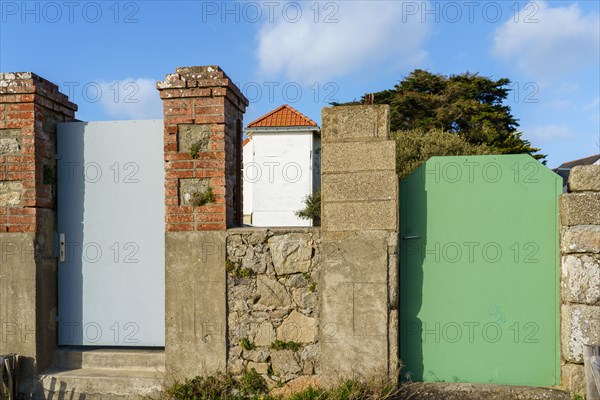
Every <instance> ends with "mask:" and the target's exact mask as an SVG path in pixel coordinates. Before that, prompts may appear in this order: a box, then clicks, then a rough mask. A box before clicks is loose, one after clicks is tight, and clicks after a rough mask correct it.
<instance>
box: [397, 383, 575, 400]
mask: <svg viewBox="0 0 600 400" xmlns="http://www.w3.org/2000/svg"><path fill="white" fill-rule="evenodd" d="M400 399H403V400H404V399H406V400H408V399H410V400H570V396H569V394H568V393H567V392H564V391H562V390H559V389H551V388H541V387H529V386H503V385H484V384H473V383H448V382H440V383H412V384H407V385H405V386H404V387H403V389H402V394H401V396H400Z"/></svg>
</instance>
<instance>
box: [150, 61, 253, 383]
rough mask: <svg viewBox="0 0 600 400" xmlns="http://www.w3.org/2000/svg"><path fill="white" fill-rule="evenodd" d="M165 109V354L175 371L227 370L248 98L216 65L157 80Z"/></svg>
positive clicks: (178, 373)
mask: <svg viewBox="0 0 600 400" xmlns="http://www.w3.org/2000/svg"><path fill="white" fill-rule="evenodd" d="M157 88H158V90H159V91H160V96H161V98H162V99H163V106H164V114H165V119H164V122H165V170H166V175H165V199H166V231H167V232H166V236H165V246H166V248H165V268H166V273H165V282H166V293H165V303H166V304H165V318H166V340H165V355H166V368H167V372H168V373H170V374H173V375H175V376H178V377H193V376H195V375H206V374H214V373H215V372H218V371H223V372H224V371H225V369H226V361H227V343H226V331H227V330H226V324H227V312H226V309H227V304H226V292H227V289H226V281H225V279H226V275H225V274H226V272H225V257H226V256H225V250H226V249H225V247H226V246H225V230H226V229H227V228H228V227H233V226H236V225H241V223H242V213H243V210H242V179H241V170H242V169H241V161H242V160H241V157H242V118H243V113H244V111H245V109H246V106H247V105H248V100H247V99H246V98H245V97H244V96H243V95H242V94H241V92H240V91H239V89H238V88H237V87H236V86H235V85H234V84H233V82H231V80H230V79H229V78H228V77H227V75H225V73H224V72H223V71H222V70H221V68H219V67H217V66H206V67H184V68H177V70H176V73H175V74H171V75H167V79H166V80H165V81H163V82H158V84H157Z"/></svg>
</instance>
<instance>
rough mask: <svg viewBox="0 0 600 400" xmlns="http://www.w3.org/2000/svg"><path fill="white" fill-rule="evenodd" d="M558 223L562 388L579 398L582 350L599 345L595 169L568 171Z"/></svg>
mask: <svg viewBox="0 0 600 400" xmlns="http://www.w3.org/2000/svg"><path fill="white" fill-rule="evenodd" d="M560 222H561V233H560V249H561V263H562V274H561V303H562V304H561V316H562V318H561V320H562V321H561V342H562V343H561V347H562V360H561V364H562V368H561V370H562V384H563V386H565V387H566V388H567V389H568V390H569V391H571V392H572V393H577V394H581V395H584V394H585V373H584V368H583V345H586V344H600V165H591V166H578V167H574V168H573V169H572V170H571V174H570V176H569V192H568V193H566V194H563V195H562V196H561V199H560Z"/></svg>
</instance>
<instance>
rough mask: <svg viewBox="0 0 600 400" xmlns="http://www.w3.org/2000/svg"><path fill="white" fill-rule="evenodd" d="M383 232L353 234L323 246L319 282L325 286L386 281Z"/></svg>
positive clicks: (384, 234) (386, 263) (385, 236)
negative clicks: (338, 283) (336, 283)
mask: <svg viewBox="0 0 600 400" xmlns="http://www.w3.org/2000/svg"><path fill="white" fill-rule="evenodd" d="M387 269H388V257H387V233H386V232H381V231H363V232H357V233H355V234H353V235H352V236H350V237H347V238H345V239H343V240H339V241H326V242H324V243H323V270H322V279H323V281H324V282H325V283H335V282H346V283H358V282H361V283H382V284H385V283H386V282H387V272H388V271H387Z"/></svg>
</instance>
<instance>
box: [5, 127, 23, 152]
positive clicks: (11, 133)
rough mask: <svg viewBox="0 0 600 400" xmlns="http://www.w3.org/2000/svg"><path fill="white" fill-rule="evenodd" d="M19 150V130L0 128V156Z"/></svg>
mask: <svg viewBox="0 0 600 400" xmlns="http://www.w3.org/2000/svg"><path fill="white" fill-rule="evenodd" d="M20 152H21V130H20V129H0V156H4V155H10V154H19V153H20Z"/></svg>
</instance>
